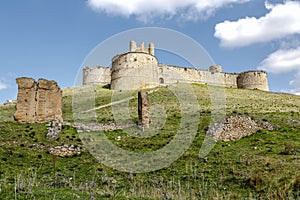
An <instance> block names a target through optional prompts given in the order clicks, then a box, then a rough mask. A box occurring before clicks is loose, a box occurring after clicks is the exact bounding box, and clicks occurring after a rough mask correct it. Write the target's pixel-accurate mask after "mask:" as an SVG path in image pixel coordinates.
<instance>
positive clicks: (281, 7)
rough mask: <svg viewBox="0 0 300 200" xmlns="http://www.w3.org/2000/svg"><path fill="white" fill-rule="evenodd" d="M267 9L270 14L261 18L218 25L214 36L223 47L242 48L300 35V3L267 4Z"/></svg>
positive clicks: (248, 18) (225, 22) (249, 18)
mask: <svg viewBox="0 0 300 200" xmlns="http://www.w3.org/2000/svg"><path fill="white" fill-rule="evenodd" d="M265 7H266V9H268V10H269V13H267V14H266V15H265V16H263V17H261V18H255V17H245V18H242V19H239V20H237V21H224V22H222V23H219V24H217V25H216V26H215V34H214V36H215V37H216V38H219V39H220V40H221V46H224V47H240V46H246V45H251V44H254V43H259V42H269V41H272V40H275V39H280V38H283V37H286V36H289V35H293V34H299V33H300V21H299V19H300V2H299V1H285V2H284V3H283V4H275V5H272V4H270V3H268V2H266V3H265Z"/></svg>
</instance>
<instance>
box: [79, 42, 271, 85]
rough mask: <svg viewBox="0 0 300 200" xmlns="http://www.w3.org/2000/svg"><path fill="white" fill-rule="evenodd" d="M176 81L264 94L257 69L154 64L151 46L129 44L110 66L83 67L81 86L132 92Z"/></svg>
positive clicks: (264, 80) (262, 79)
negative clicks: (106, 87) (227, 70)
mask: <svg viewBox="0 0 300 200" xmlns="http://www.w3.org/2000/svg"><path fill="white" fill-rule="evenodd" d="M178 82H188V83H200V84H209V85H217V86H226V87H233V88H247V89H259V90H264V91H268V90H269V87H268V79H267V73H266V72H264V71H260V70H253V71H246V72H242V73H226V72H222V67H221V66H219V65H216V66H210V67H209V70H201V69H195V68H186V67H180V66H171V65H166V64H158V60H157V58H156V57H155V55H154V44H153V43H149V44H148V47H145V46H144V43H141V45H140V46H137V44H136V42H134V41H131V42H130V51H129V52H125V53H123V54H120V55H116V56H115V57H113V59H112V67H111V68H109V67H101V66H98V67H85V68H84V69H83V84H84V85H88V84H103V85H105V84H110V86H111V89H114V90H135V89H141V88H149V87H156V86H159V85H168V84H175V83H178Z"/></svg>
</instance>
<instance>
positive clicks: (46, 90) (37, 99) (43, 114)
mask: <svg viewBox="0 0 300 200" xmlns="http://www.w3.org/2000/svg"><path fill="white" fill-rule="evenodd" d="M16 82H17V84H18V97H17V111H16V113H15V114H14V118H15V120H16V121H18V122H27V123H34V122H50V121H54V120H59V121H62V91H61V89H60V88H59V86H58V85H57V83H56V82H55V81H49V80H46V79H39V80H38V83H36V82H35V80H34V79H32V78H17V80H16Z"/></svg>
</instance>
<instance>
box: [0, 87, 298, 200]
mask: <svg viewBox="0 0 300 200" xmlns="http://www.w3.org/2000/svg"><path fill="white" fill-rule="evenodd" d="M192 89H193V94H195V96H196V97H197V99H198V103H199V109H200V110H199V111H198V112H199V113H200V115H199V125H198V130H197V134H196V137H195V139H194V140H193V143H192V144H191V146H190V147H189V149H188V150H187V151H186V152H185V153H184V154H183V155H182V156H181V157H180V158H179V159H178V160H176V161H175V162H173V163H172V164H171V165H170V166H169V167H167V168H164V169H160V170H158V171H154V172H149V173H141V174H135V173H127V172H120V171H117V170H114V169H111V168H109V167H106V166H105V165H103V164H101V163H99V162H98V161H97V159H95V158H94V157H93V156H92V155H91V154H90V153H89V151H88V150H87V149H86V148H85V147H84V145H83V143H82V141H81V138H82V137H81V136H80V132H79V133H78V132H77V130H76V129H75V128H73V127H70V126H67V125H64V126H63V127H62V131H61V133H60V135H59V137H58V138H55V139H47V138H46V133H47V128H48V126H49V124H18V123H16V122H14V121H13V117H12V114H13V113H14V111H15V106H14V105H5V106H1V108H0V199H288V198H290V199H297V198H298V199H299V196H300V171H299V166H300V113H299V110H300V97H299V96H295V95H290V94H279V93H270V92H263V91H258V90H243V89H232V88H225V89H222V88H221V89H220V88H208V87H207V86H204V85H197V84H193V85H192ZM210 89H213V90H215V91H220V92H221V94H222V96H224V95H225V97H226V101H225V105H226V115H227V116H231V115H243V116H250V117H251V118H253V119H254V120H263V121H268V122H270V123H272V124H275V125H277V127H278V128H276V129H275V130H273V131H258V132H257V133H255V134H253V135H252V136H249V137H246V138H243V139H241V140H239V141H232V142H223V141H218V142H217V143H216V145H215V146H214V148H213V149H212V151H211V152H210V153H209V154H208V155H207V156H206V157H205V158H200V157H199V150H200V147H201V144H202V142H203V140H204V138H205V131H206V130H207V128H208V126H209V124H210V121H211V115H212V112H213V107H211V98H213V97H211V96H210V95H211V93H210V92H209V91H210ZM79 90H81V91H80V94H79V96H80V95H81V98H80V101H82V102H81V103H82V104H81V106H82V107H81V108H73V109H82V110H85V109H87V108H89V106H88V103H87V102H88V100H89V97H91V93H90V92H91V91H93V92H95V95H96V98H95V105H94V106H95V107H99V109H96V110H95V113H96V114H97V117H96V120H97V121H98V122H99V123H109V122H111V121H113V120H114V118H115V117H116V116H114V115H113V113H112V107H111V106H109V105H108V106H105V105H107V104H109V103H110V102H111V95H112V92H111V91H110V90H107V89H104V88H102V87H100V86H98V87H95V88H93V89H92V90H89V88H85V87H82V88H80V89H79ZM77 91H78V90H77ZM149 91H150V94H149V99H150V102H151V104H153V105H154V104H159V105H160V106H162V107H163V109H160V110H164V112H165V115H166V119H165V123H164V126H163V127H160V129H159V130H160V131H159V133H158V134H156V135H154V136H152V137H150V138H136V137H133V136H130V135H128V134H127V133H126V132H124V131H122V130H115V131H105V135H106V136H107V137H108V138H109V139H110V141H111V142H112V143H113V144H115V145H116V146H118V147H120V148H122V149H125V150H128V151H132V152H152V151H155V150H158V149H161V148H162V147H164V146H165V145H167V144H168V143H169V142H170V141H172V139H173V138H174V136H175V135H176V133H177V131H178V129H179V126H180V122H181V118H182V115H181V112H180V106H181V105H180V101H179V100H178V99H177V98H176V96H175V95H174V94H173V93H172V92H171V91H170V90H169V88H156V89H152V90H149ZM72 94H73V89H65V90H64V93H63V95H64V96H63V118H64V120H65V121H68V122H74V120H75V119H74V118H73V112H72ZM223 94H224V95H223ZM117 95H118V94H117ZM79 96H77V98H78V97H79ZM129 96H130V97H132V98H130V101H129V112H130V116H131V118H132V119H133V121H134V122H137V119H138V116H137V109H136V107H137V98H136V97H137V93H136V92H132V93H131V94H130V95H129ZM186 98H189V97H188V96H187V97H186ZM125 104H126V103H125ZM120 105H122V103H121V104H120ZM85 106H86V107H85ZM159 108H161V107H159ZM158 110H159V109H158ZM75 121H76V120H75ZM81 122H82V123H84V122H85V120H81ZM86 122H89V120H87V121H86ZM118 136H120V138H121V139H120V140H116V138H118ZM64 144H67V145H72V144H73V145H75V146H78V147H80V148H81V152H82V153H81V155H78V156H73V157H64V158H63V157H59V156H54V155H51V154H49V149H50V148H51V147H55V146H59V145H64Z"/></svg>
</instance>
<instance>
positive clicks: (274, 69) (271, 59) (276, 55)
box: [259, 47, 300, 73]
mask: <svg viewBox="0 0 300 200" xmlns="http://www.w3.org/2000/svg"><path fill="white" fill-rule="evenodd" d="M259 69H262V70H266V71H268V72H271V73H285V72H291V71H293V70H298V71H300V47H298V48H295V49H279V50H277V51H275V52H273V53H272V54H270V55H269V56H268V57H267V58H265V59H264V60H263V61H262V62H261V63H260V66H259Z"/></svg>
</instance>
